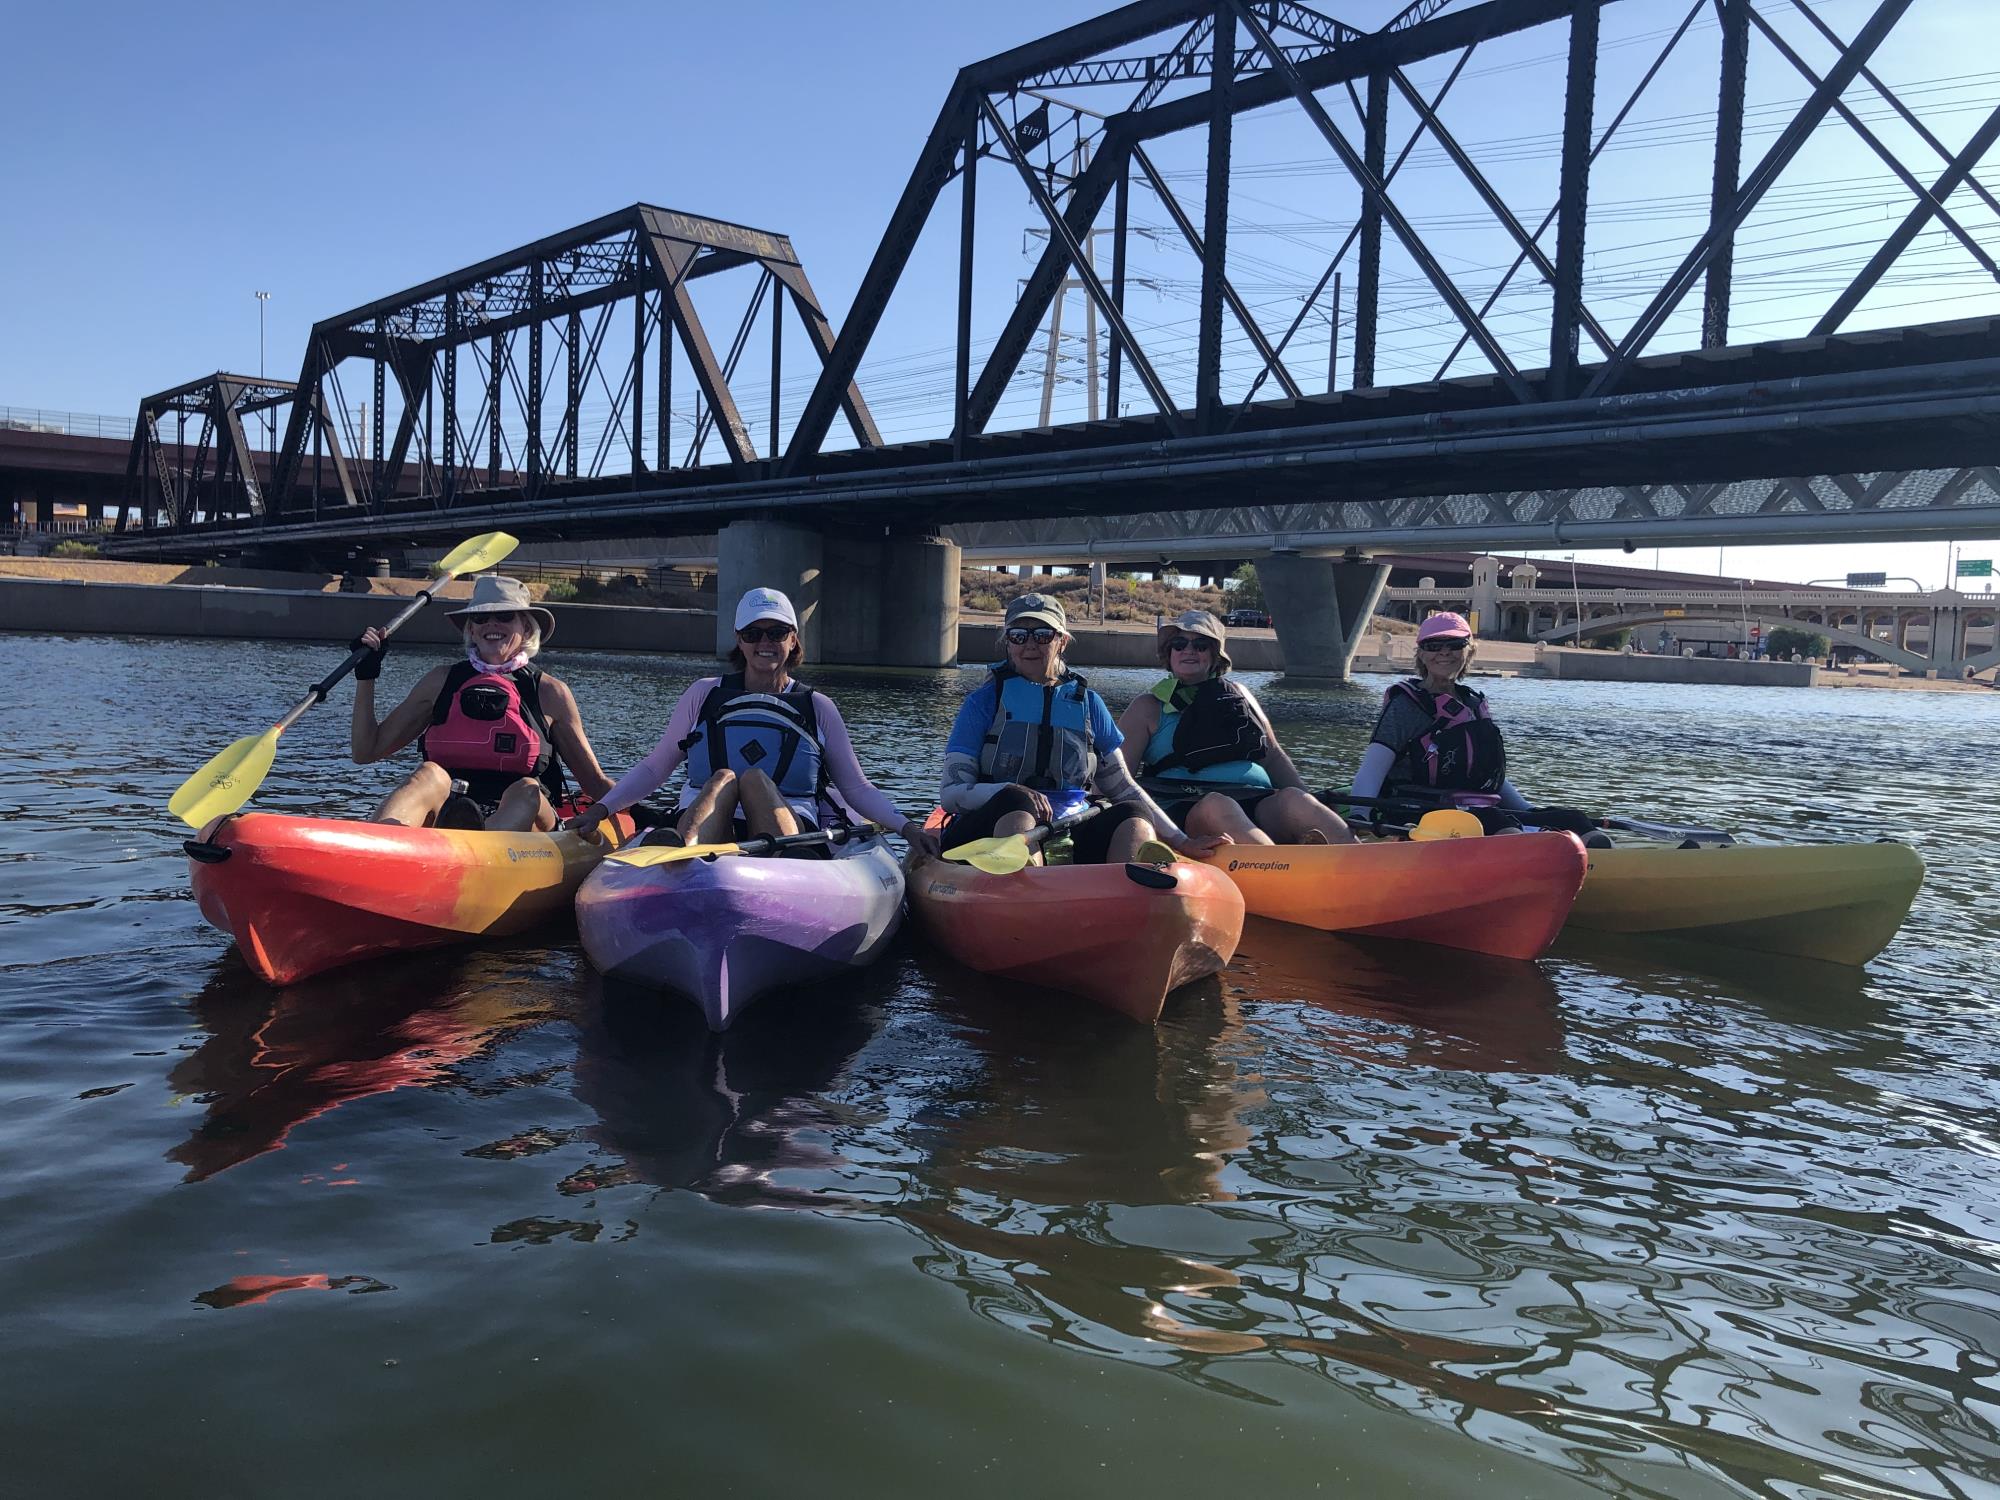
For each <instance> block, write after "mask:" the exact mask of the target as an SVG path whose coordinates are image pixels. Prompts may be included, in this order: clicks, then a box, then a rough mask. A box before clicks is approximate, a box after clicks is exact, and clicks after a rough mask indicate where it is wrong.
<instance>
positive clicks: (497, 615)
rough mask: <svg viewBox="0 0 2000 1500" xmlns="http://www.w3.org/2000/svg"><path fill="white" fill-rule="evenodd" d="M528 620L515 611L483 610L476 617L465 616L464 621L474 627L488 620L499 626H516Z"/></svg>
mask: <svg viewBox="0 0 2000 1500" xmlns="http://www.w3.org/2000/svg"><path fill="white" fill-rule="evenodd" d="M528 618H530V617H529V616H526V615H523V614H522V613H521V612H520V611H519V610H517V609H483V610H481V611H480V612H479V613H478V614H476V615H467V616H466V619H468V620H470V621H471V622H472V623H473V624H475V625H480V624H484V623H485V622H486V621H488V620H492V621H494V622H495V623H497V624H501V625H518V624H520V623H521V621H523V620H524V619H528Z"/></svg>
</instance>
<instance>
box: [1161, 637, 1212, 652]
mask: <svg viewBox="0 0 2000 1500" xmlns="http://www.w3.org/2000/svg"><path fill="white" fill-rule="evenodd" d="M1167 649H1168V650H1169V651H1199V652H1201V653H1202V654H1203V655H1204V656H1206V655H1207V654H1208V653H1209V652H1211V651H1213V650H1214V649H1215V642H1214V641H1211V640H1210V639H1209V638H1208V637H1207V636H1203V635H1177V636H1175V637H1174V638H1173V639H1172V640H1170V641H1168V642H1167Z"/></svg>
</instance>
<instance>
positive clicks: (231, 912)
mask: <svg viewBox="0 0 2000 1500" xmlns="http://www.w3.org/2000/svg"><path fill="white" fill-rule="evenodd" d="M618 823H619V825H620V826H619V828H618V829H617V830H616V831H615V832H613V833H612V834H611V836H610V837H608V838H607V839H606V841H605V842H604V843H602V844H594V843H591V842H589V841H588V840H585V839H582V838H579V837H578V836H577V835H575V834H572V833H553V834H550V833H489V832H483V831H482V832H472V831H467V830H461V829H447V828H404V827H402V826H400V825H398V824H395V823H361V822H355V821H352V820H349V819H345V818H299V817H291V816H287V815H285V814H281V813H246V814H244V815H243V816H241V817H236V818H229V819H227V820H225V821H224V822H223V823H222V824H221V825H220V826H219V827H218V828H217V829H216V830H215V831H214V833H213V834H212V835H211V837H210V839H209V841H208V847H211V848H215V849H220V850H223V851H225V854H224V857H223V858H221V859H215V858H213V857H210V858H207V859H198V858H193V857H190V858H189V860H188V874H189V879H190V882H191V883H192V885H193V887H194V897H195V901H196V903H197V904H198V905H199V906H200V907H201V914H202V916H203V917H205V918H207V920H208V921H209V923H210V924H211V925H212V926H214V927H216V928H217V929H219V930H220V931H223V932H226V933H228V934H229V935H230V937H231V938H233V939H234V940H235V942H236V947H237V951H238V952H240V953H241V954H242V955H243V958H244V961H245V962H247V963H248V964H249V965H250V967H251V968H252V969H254V970H255V971H256V973H257V975H258V977H260V978H261V979H263V980H264V981H265V982H266V983H269V984H277V985H286V984H295V983H297V982H298V981H299V980H302V979H307V978H310V977H311V976H312V975H314V974H321V973H324V972H326V971H327V970H328V969H336V968H340V967H342V966H344V965H346V964H352V963H359V962H361V961H362V960H364V959H369V958H378V957H380V956H382V955H384V954H388V953H406V952H411V951H414V950H417V949H422V948H441V947H446V946H448V945H451V944H454V943H465V942H472V941H475V940H477V939H480V938H489V937H501V936H505V935H507V934H510V933H516V932H525V931H527V930H528V929H530V928H532V927H536V926H539V925H540V924H541V923H543V922H546V921H549V920H551V919H553V918H556V917H561V916H565V915H567V913H568V911H569V909H570V903H571V900H572V898H573V897H574V896H575V894H576V889H577V887H578V886H579V885H581V884H582V883H583V880H584V877H585V876H587V875H588V874H589V873H590V871H591V870H592V869H593V868H595V867H596V865H597V863H598V861H600V860H601V859H602V858H603V857H604V855H605V854H606V853H607V852H608V851H609V850H610V849H612V848H614V847H616V839H617V838H618V837H619V836H620V835H621V834H623V833H628V832H629V831H630V823H629V821H628V820H625V819H622V818H621V819H619V820H618Z"/></svg>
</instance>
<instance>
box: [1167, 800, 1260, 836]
mask: <svg viewBox="0 0 2000 1500" xmlns="http://www.w3.org/2000/svg"><path fill="white" fill-rule="evenodd" d="M1268 805H1269V802H1268V800H1267V802H1266V806H1268ZM1257 815H1258V817H1259V818H1262V817H1263V808H1259V809H1258V810H1257ZM1187 831H1188V832H1189V833H1192V834H1196V835H1198V836H1202V837H1208V838H1213V837H1214V836H1215V835H1217V834H1227V835H1229V838H1230V840H1231V842H1233V843H1238V844H1269V843H1272V842H1274V840H1273V839H1272V838H1271V836H1270V834H1268V833H1266V832H1264V830H1263V829H1261V828H1259V827H1258V826H1257V825H1256V824H1255V823H1253V822H1251V821H1250V818H1249V815H1248V814H1247V813H1245V812H1244V811H1243V804H1242V803H1241V802H1238V801H1237V800H1236V799H1235V798H1234V797H1229V796H1225V795H1224V794H1223V793H1221V792H1210V793H1209V794H1208V795H1207V796H1206V797H1204V798H1202V799H1201V801H1199V802H1197V803H1195V805H1194V811H1193V812H1191V813H1189V814H1188V816H1187Z"/></svg>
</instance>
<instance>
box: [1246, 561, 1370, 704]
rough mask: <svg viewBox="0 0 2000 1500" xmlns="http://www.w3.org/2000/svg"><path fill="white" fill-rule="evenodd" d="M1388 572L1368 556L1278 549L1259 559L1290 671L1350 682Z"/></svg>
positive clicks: (1296, 675)
mask: <svg viewBox="0 0 2000 1500" xmlns="http://www.w3.org/2000/svg"><path fill="white" fill-rule="evenodd" d="M1388 577H1389V568H1388V565H1387V564H1386V563H1378V562H1370V561H1368V560H1367V559H1365V558H1344V559H1342V560H1340V561H1338V562H1335V561H1331V560H1329V559H1327V558H1323V557H1301V556H1300V555H1299V554H1298V553H1296V552H1273V553H1272V554H1271V555H1270V556H1269V557H1267V558H1265V559H1264V560H1263V561H1261V562H1260V563H1258V564H1257V579H1258V582H1260V583H1261V584H1262V585H1263V587H1264V602H1265V604H1266V605H1267V606H1269V608H1270V611H1271V618H1272V619H1273V621H1275V622H1276V625H1277V629H1278V645H1279V647H1280V648H1281V649H1282V650H1283V651H1284V653H1285V676H1286V677H1287V678H1290V679H1303V680H1305V681H1309V682H1345V681H1347V675H1348V674H1347V669H1348V665H1349V664H1350V663H1351V662H1352V661H1353V660H1354V651H1355V648H1356V647H1357V646H1358V645H1360V643H1361V635H1362V632H1364V631H1365V630H1367V628H1368V622H1369V620H1370V619H1371V618H1373V616H1374V614H1375V604H1376V601H1377V600H1378V599H1380V598H1381V596H1382V585H1383V584H1384V583H1385V582H1387V581H1388Z"/></svg>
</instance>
